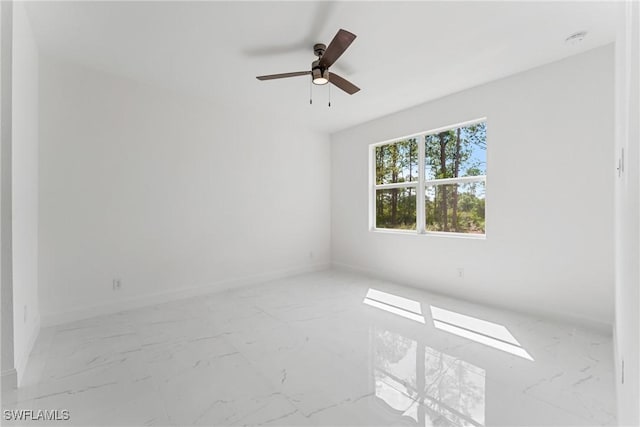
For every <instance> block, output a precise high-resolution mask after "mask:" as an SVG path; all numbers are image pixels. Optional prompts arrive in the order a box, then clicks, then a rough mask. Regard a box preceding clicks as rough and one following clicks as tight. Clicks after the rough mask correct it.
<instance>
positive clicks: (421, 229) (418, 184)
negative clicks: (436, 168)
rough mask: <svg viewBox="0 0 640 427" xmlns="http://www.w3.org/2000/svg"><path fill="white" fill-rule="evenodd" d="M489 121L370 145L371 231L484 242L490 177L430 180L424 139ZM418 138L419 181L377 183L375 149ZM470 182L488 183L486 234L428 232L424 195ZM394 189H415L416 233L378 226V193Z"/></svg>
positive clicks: (481, 120) (474, 122)
mask: <svg viewBox="0 0 640 427" xmlns="http://www.w3.org/2000/svg"><path fill="white" fill-rule="evenodd" d="M486 121H487V118H486V117H482V118H479V119H474V120H469V121H466V122H462V123H458V124H455V125H450V126H444V127H441V128H437V129H432V130H429V131H426V132H420V133H415V134H412V135H407V136H403V137H400V138H393V139H390V140H387V141H382V142H376V143H374V144H371V145H369V189H370V190H369V231H374V232H383V233H397V234H409V235H433V236H445V237H464V238H469V239H485V238H486V236H487V229H486V209H487V205H486V203H487V201H486V199H487V196H486V188H487V176H486V175H478V176H463V177H458V178H443V179H431V180H427V179H426V177H425V161H426V152H425V140H426V137H427V136H429V135H433V134H436V133H440V132H444V131H447V130H450V129H456V128H459V127H466V126H471V125H475V124H477V123H482V122H486ZM412 138H415V139H416V140H417V143H418V180H417V181H411V182H395V183H391V184H376V157H375V156H376V148H377V147H381V146H383V145H390V144H395V143H398V142H401V141H406V140H407V139H412ZM470 182H484V184H485V232H484V234H474V233H456V232H450V231H427V227H426V223H427V218H426V217H425V209H424V207H425V204H426V196H425V193H426V191H427V188H429V187H437V186H439V185H445V184H465V183H470ZM392 188H414V189H415V191H416V230H400V229H395V228H378V227H376V191H377V190H387V189H392Z"/></svg>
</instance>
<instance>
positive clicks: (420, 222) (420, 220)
mask: <svg viewBox="0 0 640 427" xmlns="http://www.w3.org/2000/svg"><path fill="white" fill-rule="evenodd" d="M416 139H417V141H418V187H417V189H416V209H417V212H416V222H417V224H416V230H417V231H418V234H424V233H425V232H426V227H425V225H426V222H427V219H426V218H425V211H426V201H425V195H424V193H425V186H424V184H425V181H426V177H425V176H424V175H425V163H426V159H425V156H426V149H425V136H424V135H420V136H419V137H417V138H416Z"/></svg>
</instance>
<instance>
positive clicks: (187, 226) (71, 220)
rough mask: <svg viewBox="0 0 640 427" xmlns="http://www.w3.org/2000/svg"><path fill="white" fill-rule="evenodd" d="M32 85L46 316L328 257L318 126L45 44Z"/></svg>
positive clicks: (325, 180)
mask: <svg viewBox="0 0 640 427" xmlns="http://www.w3.org/2000/svg"><path fill="white" fill-rule="evenodd" d="M221 84H224V83H221ZM40 90H41V92H40V95H41V98H40V135H41V138H40V159H41V161H40V229H39V236H40V255H39V260H40V268H39V273H40V295H41V311H42V315H43V322H45V321H46V323H56V322H61V321H65V320H69V319H71V318H77V317H83V316H89V315H95V314H97V313H100V312H108V311H113V310H118V309H120V310H121V309H124V308H127V307H129V306H135V305H143V304H148V303H152V302H155V301H162V300H165V299H170V298H174V297H178V296H186V295H194V294H197V293H200V292H204V291H207V290H214V289H221V288H226V287H229V286H236V285H240V284H243V283H249V282H254V281H256V280H264V279H268V278H270V277H277V276H280V275H286V274H292V273H296V272H302V271H308V270H310V269H315V268H322V267H326V266H328V264H329V214H330V211H329V141H328V137H327V136H326V135H318V134H312V133H310V132H309V131H307V130H305V129H303V128H301V127H298V126H297V125H296V123H291V122H290V121H288V120H287V117H282V116H278V113H277V109H274V110H273V111H257V110H252V109H251V107H250V106H234V105H215V103H207V102H205V101H204V100H198V99H194V98H189V97H186V96H182V95H178V94H173V93H170V92H166V91H163V90H161V89H158V88H155V87H151V86H146V85H145V84H141V83H137V82H134V81H131V80H126V79H124V78H120V77H116V76H111V75H108V74H102V73H100V72H97V71H93V70H90V69H87V68H82V67H79V66H76V65H73V64H71V63H67V62H62V61H58V60H54V59H53V58H48V57H45V56H42V57H41V58H40ZM114 278H118V279H121V280H122V289H121V290H120V291H117V292H114V291H113V290H112V280H113V279H114Z"/></svg>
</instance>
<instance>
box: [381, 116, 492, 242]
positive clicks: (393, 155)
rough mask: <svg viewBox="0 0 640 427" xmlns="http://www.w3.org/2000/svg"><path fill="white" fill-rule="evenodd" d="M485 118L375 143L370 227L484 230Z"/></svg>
mask: <svg viewBox="0 0 640 427" xmlns="http://www.w3.org/2000/svg"><path fill="white" fill-rule="evenodd" d="M486 134H487V126H486V121H485V119H480V120H474V121H472V122H467V123H463V124H459V125H455V126H449V127H446V128H442V129H436V130H433V131H430V132H424V133H422V134H419V135H415V136H411V137H408V138H403V139H399V140H393V141H390V142H383V143H379V144H373V145H372V146H371V163H372V168H371V169H372V175H373V185H372V194H371V196H372V198H371V199H372V200H371V205H370V212H371V214H370V217H371V228H372V229H374V230H385V229H386V230H398V231H414V232H416V233H420V234H428V233H455V234H464V235H469V234H475V235H484V234H485V187H486V157H487V156H486V153H487V138H486Z"/></svg>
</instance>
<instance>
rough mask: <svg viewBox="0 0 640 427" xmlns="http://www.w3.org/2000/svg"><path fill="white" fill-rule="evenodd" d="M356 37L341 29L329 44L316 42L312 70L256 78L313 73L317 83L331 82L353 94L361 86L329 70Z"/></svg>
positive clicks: (312, 76) (276, 77) (314, 81)
mask: <svg viewBox="0 0 640 427" xmlns="http://www.w3.org/2000/svg"><path fill="white" fill-rule="evenodd" d="M355 38H356V35H355V34H353V33H350V32H349V31H347V30H342V29H341V30H339V31H338V33H337V34H336V35H335V36H334V38H333V40H331V43H329V46H325V45H324V44H322V43H317V44H315V45H314V46H313V53H314V54H315V55H316V56H317V57H318V59H317V60H315V61H313V62H312V63H311V71H296V72H293V73H282V74H270V75H266V76H258V77H256V78H257V79H258V80H274V79H284V78H288V77H298V76H307V75H311V81H312V83H313V84H315V85H326V84H327V83H331V84H333V85H335V86H337V87H338V88H339V89H342V90H343V91H345V92H346V93H348V94H349V95H353V94H354V93H356V92H358V91H359V90H360V88H359V87H357V86H356V85H354V84H353V83H351V82H350V81H348V80H346V79H345V78H343V77H340V76H339V75H337V74H334V73H331V72H329V68H330V67H331V66H332V65H333V64H334V63H335V62H336V61H337V60H338V58H339V57H340V56H341V55H342V54H343V53H344V51H345V50H347V48H348V47H349V46H350V45H351V43H353V40H355Z"/></svg>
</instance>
